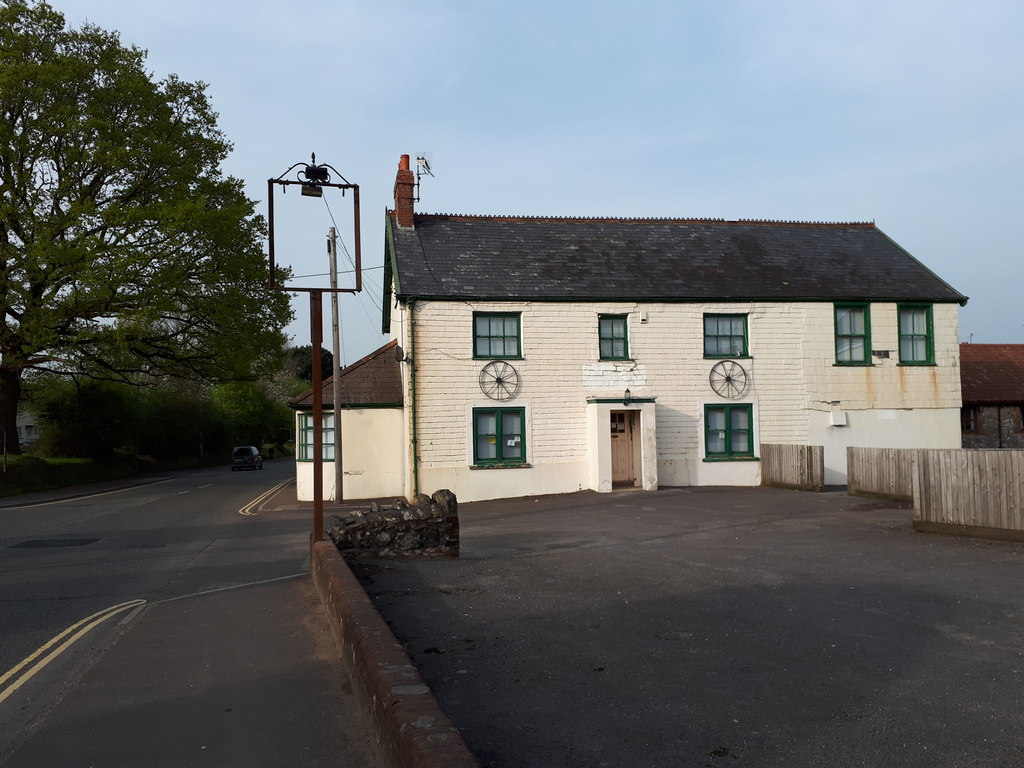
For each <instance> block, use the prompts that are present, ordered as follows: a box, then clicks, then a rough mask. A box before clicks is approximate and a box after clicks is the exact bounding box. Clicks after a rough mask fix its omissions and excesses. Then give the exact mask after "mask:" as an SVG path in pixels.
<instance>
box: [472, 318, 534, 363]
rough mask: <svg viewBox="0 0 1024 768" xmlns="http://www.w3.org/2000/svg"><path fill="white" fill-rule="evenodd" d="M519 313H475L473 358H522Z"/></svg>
mask: <svg viewBox="0 0 1024 768" xmlns="http://www.w3.org/2000/svg"><path fill="white" fill-rule="evenodd" d="M519 329H520V325H519V313H518V312H474V313H473V357H475V358H495V359H496V358H502V357H512V358H520V357H522V356H523V354H522V347H521V345H520V340H519V335H520V334H519Z"/></svg>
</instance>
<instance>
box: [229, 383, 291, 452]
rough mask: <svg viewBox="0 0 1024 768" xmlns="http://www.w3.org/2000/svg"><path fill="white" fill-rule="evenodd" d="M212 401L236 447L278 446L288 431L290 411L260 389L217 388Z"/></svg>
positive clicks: (242, 386) (241, 385)
mask: <svg viewBox="0 0 1024 768" xmlns="http://www.w3.org/2000/svg"><path fill="white" fill-rule="evenodd" d="M212 399H213V403H214V405H215V406H216V409H217V412H218V413H219V414H220V415H221V417H222V418H223V419H224V421H225V424H226V426H227V431H228V434H229V435H231V436H232V440H233V442H234V443H236V444H238V445H262V444H263V443H274V442H278V441H279V440H280V439H281V436H282V434H288V430H289V428H290V427H291V423H292V413H291V410H290V409H289V408H288V406H286V405H285V404H284V403H283V402H282V401H281V400H280V399H278V398H276V397H274V396H272V395H270V394H269V393H268V392H267V388H266V387H265V386H263V385H260V384H257V383H253V382H244V381H238V382H231V383H228V384H221V385H219V386H217V387H215V388H214V390H213V398H212Z"/></svg>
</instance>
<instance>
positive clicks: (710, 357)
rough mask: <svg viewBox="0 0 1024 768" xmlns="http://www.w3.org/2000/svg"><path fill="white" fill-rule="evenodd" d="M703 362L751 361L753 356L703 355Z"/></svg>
mask: <svg viewBox="0 0 1024 768" xmlns="http://www.w3.org/2000/svg"><path fill="white" fill-rule="evenodd" d="M704 359H705V360H753V359H754V356H753V355H704Z"/></svg>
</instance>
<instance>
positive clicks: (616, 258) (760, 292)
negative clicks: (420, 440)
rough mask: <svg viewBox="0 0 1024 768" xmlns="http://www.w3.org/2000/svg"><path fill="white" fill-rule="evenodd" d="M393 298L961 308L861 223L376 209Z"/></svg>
mask: <svg viewBox="0 0 1024 768" xmlns="http://www.w3.org/2000/svg"><path fill="white" fill-rule="evenodd" d="M388 250H389V252H390V260H389V263H388V264H387V267H388V268H389V269H390V270H391V271H392V275H393V277H394V278H395V292H396V294H397V296H398V297H399V298H403V299H404V298H425V299H427V298H433V299H499V300H524V301H572V300H609V301H616V300H625V301H706V300H715V299H727V300H731V299H740V300H768V301H809V300H826V301H831V300H875V301H928V302H957V303H961V304H963V303H966V301H967V297H965V296H964V295H962V294H961V293H959V292H958V291H956V290H955V289H953V288H952V287H951V286H950V285H949V284H947V283H946V282H944V281H943V280H942V279H941V278H939V277H938V276H936V275H935V274H934V273H933V272H932V271H931V270H929V269H928V268H927V267H925V266H924V265H923V264H922V263H921V262H919V261H918V260H917V259H915V258H914V257H913V256H911V255H910V254H909V253H908V252H907V251H905V250H904V249H903V248H901V247H900V246H899V245H897V244H896V243H895V242H894V241H893V240H891V239H890V238H889V237H888V236H887V235H886V234H885V233H883V232H882V231H881V230H880V229H878V228H877V227H876V226H875V225H874V224H873V223H802V222H776V221H747V220H740V221H726V220H722V219H603V218H594V219H587V218H543V217H509V216H465V215H454V214H416V215H415V218H414V226H413V227H399V226H398V225H397V224H396V222H395V218H394V215H389V216H388Z"/></svg>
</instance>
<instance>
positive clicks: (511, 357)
mask: <svg viewBox="0 0 1024 768" xmlns="http://www.w3.org/2000/svg"><path fill="white" fill-rule="evenodd" d="M473 359H474V360H524V359H525V358H524V357H523V356H522V355H495V356H492V357H481V356H479V355H473Z"/></svg>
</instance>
